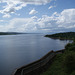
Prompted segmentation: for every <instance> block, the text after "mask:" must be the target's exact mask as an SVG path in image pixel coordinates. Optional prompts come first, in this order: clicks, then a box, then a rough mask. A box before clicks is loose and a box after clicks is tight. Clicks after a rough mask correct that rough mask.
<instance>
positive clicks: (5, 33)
mask: <svg viewBox="0 0 75 75" xmlns="http://www.w3.org/2000/svg"><path fill="white" fill-rule="evenodd" d="M16 34H23V33H17V32H0V35H16Z"/></svg>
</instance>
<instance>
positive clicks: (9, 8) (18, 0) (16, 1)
mask: <svg viewBox="0 0 75 75" xmlns="http://www.w3.org/2000/svg"><path fill="white" fill-rule="evenodd" d="M51 1H52V0H1V1H0V3H6V5H5V6H2V8H3V9H2V10H0V13H2V14H4V15H6V14H10V13H15V12H16V10H20V9H22V7H25V6H26V5H27V4H33V5H42V4H47V3H49V2H51ZM33 12H34V11H33Z"/></svg>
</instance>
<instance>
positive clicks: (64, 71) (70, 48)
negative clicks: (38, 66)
mask: <svg viewBox="0 0 75 75" xmlns="http://www.w3.org/2000/svg"><path fill="white" fill-rule="evenodd" d="M65 49H66V50H65V52H64V53H63V54H58V55H57V56H56V57H55V59H54V62H53V63H52V65H51V66H50V68H48V70H47V71H46V72H43V73H42V74H40V75H75V40H74V41H73V42H72V43H69V44H67V45H66V46H65Z"/></svg>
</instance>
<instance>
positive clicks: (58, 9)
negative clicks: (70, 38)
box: [0, 0, 75, 33]
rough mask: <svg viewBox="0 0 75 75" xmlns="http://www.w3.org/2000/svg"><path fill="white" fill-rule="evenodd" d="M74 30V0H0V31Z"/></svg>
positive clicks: (54, 31) (49, 31) (46, 31)
mask: <svg viewBox="0 0 75 75" xmlns="http://www.w3.org/2000/svg"><path fill="white" fill-rule="evenodd" d="M70 31H75V0H0V32H24V33H58V32H70Z"/></svg>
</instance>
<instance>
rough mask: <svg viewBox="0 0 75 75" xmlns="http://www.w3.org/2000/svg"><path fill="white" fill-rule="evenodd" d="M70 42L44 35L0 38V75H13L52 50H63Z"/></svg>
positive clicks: (5, 36)
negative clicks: (15, 71)
mask: <svg viewBox="0 0 75 75" xmlns="http://www.w3.org/2000/svg"><path fill="white" fill-rule="evenodd" d="M68 42H69V41H65V40H63V41H61V40H53V39H50V38H46V37H44V35H43V34H23V35H4V36H0V75H11V74H12V72H13V71H14V70H15V69H16V68H18V67H21V66H23V65H26V64H28V63H31V62H33V61H35V60H37V59H40V58H41V57H42V56H44V55H45V54H46V53H48V52H49V51H50V50H60V49H63V48H64V46H65V45H66V44H67V43H68Z"/></svg>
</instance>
